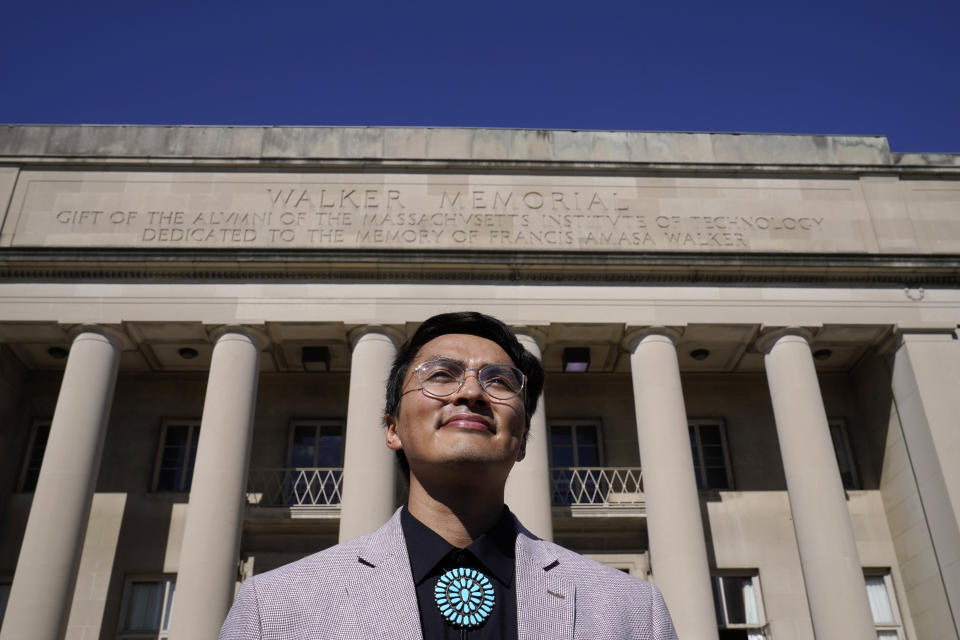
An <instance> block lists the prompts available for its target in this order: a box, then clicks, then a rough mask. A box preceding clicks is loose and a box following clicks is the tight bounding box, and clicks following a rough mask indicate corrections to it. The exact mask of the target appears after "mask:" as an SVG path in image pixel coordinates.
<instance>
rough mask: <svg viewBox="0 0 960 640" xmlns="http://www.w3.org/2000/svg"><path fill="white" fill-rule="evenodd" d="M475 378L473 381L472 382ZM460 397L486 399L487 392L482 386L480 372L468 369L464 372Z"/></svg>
mask: <svg viewBox="0 0 960 640" xmlns="http://www.w3.org/2000/svg"><path fill="white" fill-rule="evenodd" d="M471 378H473V380H471ZM458 395H462V396H465V397H479V398H484V399H485V398H486V392H485V391H484V390H483V386H482V385H481V384H480V372H479V371H477V370H476V369H467V370H466V371H464V372H463V384H461V385H460V390H459V393H458Z"/></svg>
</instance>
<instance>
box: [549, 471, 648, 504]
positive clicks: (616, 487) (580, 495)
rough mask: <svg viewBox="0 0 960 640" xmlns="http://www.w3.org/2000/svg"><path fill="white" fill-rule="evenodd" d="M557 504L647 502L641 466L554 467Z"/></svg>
mask: <svg viewBox="0 0 960 640" xmlns="http://www.w3.org/2000/svg"><path fill="white" fill-rule="evenodd" d="M550 476H551V481H552V483H551V484H552V488H553V492H552V493H553V495H552V501H553V504H554V506H558V507H571V508H580V507H596V508H598V509H629V510H632V511H636V510H638V509H642V508H643V507H645V505H646V497H645V496H644V495H643V476H642V475H641V473H640V467H553V468H552V469H551V470H550Z"/></svg>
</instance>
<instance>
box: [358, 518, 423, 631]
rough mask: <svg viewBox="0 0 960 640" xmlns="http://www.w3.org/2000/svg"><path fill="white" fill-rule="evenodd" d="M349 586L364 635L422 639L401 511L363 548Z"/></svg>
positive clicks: (375, 533)
mask: <svg viewBox="0 0 960 640" xmlns="http://www.w3.org/2000/svg"><path fill="white" fill-rule="evenodd" d="M350 585H351V586H350V587H348V588H347V591H348V593H349V594H350V596H351V598H352V599H353V604H354V607H355V609H356V612H357V617H358V618H359V620H358V621H359V624H360V628H361V629H363V631H364V637H365V638H371V639H383V640H394V639H397V640H423V632H422V631H421V629H420V612H419V610H418V609H417V593H416V590H415V588H414V585H413V576H412V574H411V572H410V560H409V558H408V556H407V545H406V542H405V541H404V538H403V529H402V527H401V526H400V512H399V511H397V512H396V513H395V514H394V515H393V517H392V518H391V519H390V520H389V521H388V522H387V523H386V524H385V525H384V526H382V527H380V529H378V530H377V531H375V532H374V533H373V534H372V535H371V536H370V539H369V541H368V542H367V544H366V546H365V547H364V548H363V549H361V550H360V553H359V556H358V558H357V566H356V569H355V573H354V577H353V580H352V581H350Z"/></svg>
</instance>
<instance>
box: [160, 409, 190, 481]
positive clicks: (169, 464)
mask: <svg viewBox="0 0 960 640" xmlns="http://www.w3.org/2000/svg"><path fill="white" fill-rule="evenodd" d="M199 439H200V429H199V426H198V425H184V424H179V425H169V426H168V427H167V429H166V435H165V436H164V441H163V450H162V451H161V452H160V468H159V469H158V470H157V486H156V490H157V491H189V490H190V481H191V479H192V477H193V464H194V462H195V461H196V457H197V442H198V441H199Z"/></svg>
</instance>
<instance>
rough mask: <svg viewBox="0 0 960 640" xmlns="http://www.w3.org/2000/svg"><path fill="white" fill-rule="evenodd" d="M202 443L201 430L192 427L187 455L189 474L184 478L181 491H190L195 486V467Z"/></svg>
mask: <svg viewBox="0 0 960 640" xmlns="http://www.w3.org/2000/svg"><path fill="white" fill-rule="evenodd" d="M199 443H200V428H199V427H192V428H191V430H190V451H189V453H188V455H187V472H186V474H184V476H183V483H182V486H181V488H180V490H181V491H190V486H191V485H192V484H193V465H194V464H195V463H196V462H197V445H198V444H199Z"/></svg>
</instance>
